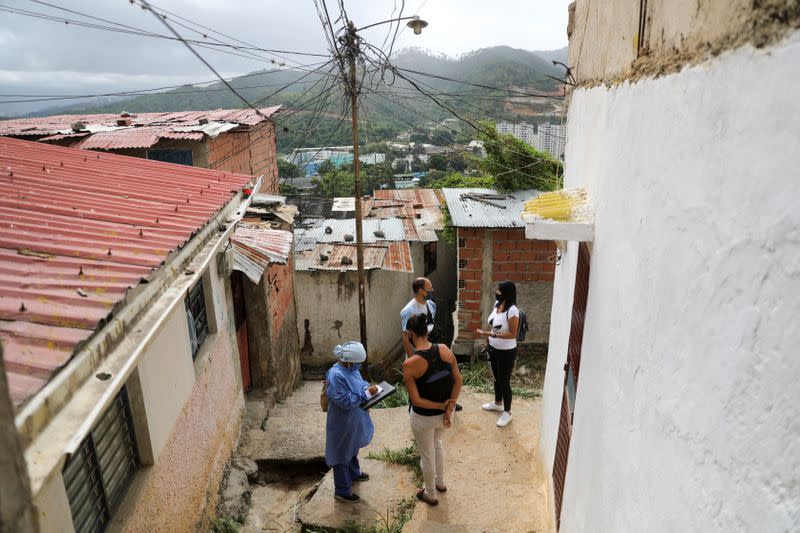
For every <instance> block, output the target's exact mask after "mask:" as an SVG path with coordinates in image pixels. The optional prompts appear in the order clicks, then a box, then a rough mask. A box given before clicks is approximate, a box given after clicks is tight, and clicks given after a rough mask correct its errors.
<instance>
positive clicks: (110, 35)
mask: <svg viewBox="0 0 800 533" xmlns="http://www.w3.org/2000/svg"><path fill="white" fill-rule="evenodd" d="M569 1H570V0H407V1H406V2H405V4H406V5H405V12H404V15H411V14H413V13H414V12H417V11H418V14H419V15H420V16H421V17H422V18H423V19H425V20H427V21H428V23H429V24H430V25H429V26H428V28H427V29H426V30H425V31H423V33H422V34H421V35H419V36H415V35H414V34H413V32H412V31H411V30H409V29H404V30H403V31H402V32H401V33H400V34H399V37H398V39H397V44H396V45H395V50H397V49H402V48H404V47H409V46H418V47H422V48H427V49H429V50H432V51H435V52H442V53H445V54H448V55H450V56H457V55H460V54H463V53H466V52H469V51H472V50H476V49H478V48H483V47H487V46H495V45H508V46H512V47H515V48H522V49H526V50H550V49H556V48H561V47H563V46H566V44H567V36H566V26H567V5H568V4H569ZM327 3H328V8H329V9H330V11H331V17H332V18H336V17H337V16H338V15H339V9H338V3H337V2H336V0H328V2H327ZM401 3H402V0H396V1H395V0H344V5H345V8H346V9H347V13H348V15H349V17H350V18H351V19H352V20H353V21H354V22H355V24H356V26H366V25H368V24H371V23H373V22H379V21H382V20H386V19H389V18H391V17H392V16H393V15H392V13H393V10H394V13H395V15H394V16H397V13H398V11H399V9H400V4H401ZM46 4H51V5H46ZM52 6H57V7H61V8H65V9H69V10H72V11H75V12H79V13H80V14H76V13H70V12H67V11H64V10H59V9H56V7H52ZM153 6H154V7H156V8H163V9H166V10H168V11H171V12H173V13H175V14H177V15H180V16H182V17H185V18H186V19H190V20H191V21H193V22H197V23H200V24H202V25H204V26H207V27H208V28H210V29H213V30H216V31H218V32H221V33H225V34H227V35H229V36H230V37H233V38H236V39H239V40H240V41H244V42H247V43H249V44H252V45H256V46H258V47H260V48H268V49H280V50H290V51H297V52H316V53H326V46H327V45H326V42H325V39H324V35H323V32H322V26H321V24H320V20H319V18H318V16H317V13H316V9H315V7H314V2H313V0H294V1H285V0H156V1H155V2H153ZM9 10H14V11H25V12H27V13H28V15H24V14H21V13H19V12H16V13H9V12H8V11H9ZM31 13H33V14H36V15H39V16H45V17H48V18H56V19H60V20H57V21H53V20H43V19H42V18H34V17H32V16H30V14H31ZM86 15H90V16H92V17H97V18H101V19H106V20H107V21H110V22H113V23H117V24H124V25H127V26H130V27H133V28H135V29H136V30H144V31H146V32H151V33H157V34H162V35H166V34H169V30H168V29H167V28H166V27H165V26H164V25H163V24H161V23H160V22H159V21H158V20H156V19H155V17H154V16H153V15H152V14H151V13H149V12H147V11H145V10H143V9H141V8H140V7H138V6H136V5H133V4H132V3H131V2H130V1H129V0H43V1H41V2H37V1H35V0H3V1H2V2H0V95H2V96H0V113H2V114H16V113H22V112H29V111H33V110H35V109H39V108H44V107H49V106H53V105H57V104H62V103H67V104H68V103H72V102H61V101H58V102H39V103H30V104H20V103H2V102H8V101H10V100H19V97H16V96H7V95H14V94H24V95H30V94H36V95H40V94H42V95H55V94H58V95H75V94H97V93H101V92H114V91H122V90H133V89H145V88H151V87H161V86H169V85H177V84H182V83H190V82H200V81H207V80H210V79H212V78H213V75H212V74H210V72H209V71H208V70H207V69H206V67H205V66H203V65H202V63H200V62H199V61H198V60H197V59H196V58H195V57H194V56H192V55H191V53H190V52H189V51H188V50H187V49H186V48H185V47H184V46H183V45H182V44H180V43H178V42H175V41H170V40H166V39H160V38H153V37H145V36H140V35H129V34H126V33H120V32H111V31H107V30H103V29H95V28H87V27H81V26H78V25H75V24H66V23H65V22H64V21H63V19H71V20H74V21H83V22H87V23H91V24H97V25H102V26H111V25H112V24H110V22H101V21H98V20H96V19H94V20H92V19H88V18H87V17H86ZM168 18H170V19H171V20H172V21H173V23H175V22H182V21H180V19H175V18H172V17H170V16H169V15H168ZM182 23H183V24H186V25H187V26H190V25H189V24H188V23H186V22H182ZM116 27H118V28H121V26H116ZM121 29H125V30H126V31H127V30H129V29H128V28H121ZM175 29H176V30H178V31H179V32H180V33H181V35H183V36H185V37H186V38H192V39H198V40H203V39H204V38H203V36H202V35H200V34H199V33H198V32H193V31H190V30H189V29H187V28H186V27H181V26H179V25H175ZM195 29H198V30H199V28H196V27H195ZM388 29H389V25H384V26H380V27H377V28H373V29H368V30H365V31H364V32H363V34H362V36H363V37H365V38H366V39H367V41H369V42H371V43H373V44H375V45H377V46H380V45H381V44H382V43H383V42H384V38H385V37H386V32H387V30H388ZM200 31H202V30H200ZM209 35H213V34H209ZM217 37H219V36H218V35H217ZM219 38H220V39H223V38H222V37H219ZM224 40H225V41H226V42H230V39H224ZM199 51H200V52H201V53H202V55H203V56H204V57H205V58H206V59H208V60H209V61H210V62H211V63H212V64H213V65H214V67H215V68H216V69H217V70H218V71H220V72H221V73H222V74H223V75H225V76H234V75H238V74H244V73H247V72H252V71H255V70H259V69H262V68H266V67H272V65H271V64H270V63H268V62H266V61H264V60H263V59H258V58H247V59H246V58H241V57H236V56H233V55H230V54H225V53H221V52H219V51H212V50H207V49H199ZM259 54H260V55H262V56H267V54H263V53H259ZM281 55H282V56H284V57H288V58H290V59H293V60H295V61H296V63H289V64H300V65H308V64H311V63H315V62H317V61H320V58H315V57H310V56H301V55H295V56H289V55H286V54H281ZM269 57H272V58H274V59H276V60H278V61H282V59H281V58H280V57H275V56H269Z"/></svg>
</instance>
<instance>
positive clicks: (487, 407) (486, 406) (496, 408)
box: [481, 402, 503, 413]
mask: <svg viewBox="0 0 800 533" xmlns="http://www.w3.org/2000/svg"><path fill="white" fill-rule="evenodd" d="M481 409H483V410H484V411H497V412H498V413H499V412H500V411H502V410H503V404H500V405H498V404H496V403H494V402H489V403H485V404H483V405H481Z"/></svg>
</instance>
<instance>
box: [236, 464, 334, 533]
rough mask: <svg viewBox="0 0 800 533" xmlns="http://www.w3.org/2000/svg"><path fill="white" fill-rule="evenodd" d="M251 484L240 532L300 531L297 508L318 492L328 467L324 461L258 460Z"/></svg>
mask: <svg viewBox="0 0 800 533" xmlns="http://www.w3.org/2000/svg"><path fill="white" fill-rule="evenodd" d="M258 470H259V472H258V477H257V478H256V479H255V480H254V481H253V482H252V483H251V485H250V489H251V491H252V493H251V496H250V510H249V511H248V513H247V519H246V520H245V523H244V525H243V526H242V528H241V530H240V531H241V533H254V532H261V531H275V532H300V531H302V526H301V524H300V523H299V522H298V521H297V510H298V507H299V506H300V505H302V504H303V503H304V502H306V501H308V500H309V499H310V498H311V497H312V496H313V495H314V493H315V492H316V490H317V488H318V487H319V484H320V482H321V481H322V479H323V478H324V477H325V474H326V472H327V471H328V470H329V468H328V465H326V464H325V463H324V462H310V463H275V462H259V463H258Z"/></svg>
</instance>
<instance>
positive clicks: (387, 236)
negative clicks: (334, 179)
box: [295, 218, 406, 252]
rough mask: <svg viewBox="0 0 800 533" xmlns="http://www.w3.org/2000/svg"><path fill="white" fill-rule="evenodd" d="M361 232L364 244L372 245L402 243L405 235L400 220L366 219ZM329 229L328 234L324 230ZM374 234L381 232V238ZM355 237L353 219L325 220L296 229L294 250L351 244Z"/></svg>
mask: <svg viewBox="0 0 800 533" xmlns="http://www.w3.org/2000/svg"><path fill="white" fill-rule="evenodd" d="M361 227H362V231H363V236H364V244H372V243H375V242H378V241H404V240H406V234H405V231H404V230H403V221H402V220H400V219H396V218H394V219H376V218H367V219H364V220H363V221H362V225H361ZM328 228H330V233H327V232H326V229H328ZM376 232H383V236H382V237H379V236H377V235H375V233H376ZM345 235H351V236H352V237H353V241H347V240H346V239H345ZM355 237H356V221H355V219H353V218H348V219H344V220H338V219H333V218H326V219H323V220H320V221H319V222H317V223H316V224H315V225H314V226H312V227H310V228H298V229H296V230H295V241H296V244H295V246H296V249H297V250H298V251H301V252H302V251H306V250H311V249H312V248H314V247H315V246H316V245H317V243H321V242H341V243H344V242H353V243H355Z"/></svg>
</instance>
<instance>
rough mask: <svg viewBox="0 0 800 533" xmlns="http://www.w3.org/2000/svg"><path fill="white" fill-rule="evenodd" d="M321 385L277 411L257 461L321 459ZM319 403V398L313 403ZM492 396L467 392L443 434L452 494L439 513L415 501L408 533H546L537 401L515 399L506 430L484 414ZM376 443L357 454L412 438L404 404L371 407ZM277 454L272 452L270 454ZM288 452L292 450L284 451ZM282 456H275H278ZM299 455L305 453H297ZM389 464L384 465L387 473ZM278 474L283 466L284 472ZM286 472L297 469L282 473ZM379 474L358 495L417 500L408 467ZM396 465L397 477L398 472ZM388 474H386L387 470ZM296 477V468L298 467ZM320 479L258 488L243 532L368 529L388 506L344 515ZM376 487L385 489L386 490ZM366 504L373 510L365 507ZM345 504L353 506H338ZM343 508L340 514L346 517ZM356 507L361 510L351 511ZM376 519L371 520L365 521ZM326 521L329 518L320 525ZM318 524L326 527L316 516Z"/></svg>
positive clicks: (255, 442) (260, 441) (258, 437)
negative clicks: (307, 526) (307, 521)
mask: <svg viewBox="0 0 800 533" xmlns="http://www.w3.org/2000/svg"><path fill="white" fill-rule="evenodd" d="M318 398H319V384H318V383H316V382H307V383H306V384H304V385H303V387H301V389H299V390H298V391H297V392H296V393H295V395H293V398H289V399H288V400H287V402H286V404H284V405H281V406H277V407H278V409H277V412H276V413H274V415H275V416H272V415H271V416H270V420H268V421H267V423H266V424H265V428H266V430H267V431H266V432H265V433H270V430H272V432H274V433H273V435H272V436H269V437H268V436H267V435H265V434H263V433H254V434H251V435H250V436H251V437H253V439H252V441H251V443H250V451H251V452H253V454H254V456H255V457H254V459H256V460H261V461H264V460H265V459H273V460H274V459H277V458H278V457H281V458H286V457H287V456H294V459H295V460H299V461H305V462H312V461H316V460H318V459H319V457H320V456H321V455H322V454H323V453H324V433H325V422H324V415H322V416H320V415H321V413H319V403H318ZM315 400H316V401H315ZM489 400H490V397H489V396H488V395H486V394H479V393H475V392H471V391H470V390H469V389H467V390H465V391H464V392H463V393H462V395H461V399H460V403H461V404H462V405H463V406H464V410H463V411H461V412H460V413H458V414H457V417H456V422H455V426H454V428H453V429H452V430H451V431H448V432H447V434H446V437H445V455H446V474H445V480H446V482H447V486H448V492H447V493H446V494H443V495H441V496H440V499H439V505H438V506H437V507H429V506H427V505H425V504H423V503H420V502H416V505H414V509H413V515H412V517H411V520H410V521H409V522H408V523H407V524H406V525H405V527H404V529H403V531H408V532H431V531H436V532H439V531H465V532H466V531H469V532H495V531H497V532H500V531H508V532H515V533H517V532H549V531H552V525H551V524H550V520H549V516H550V513H549V512H548V511H547V510H548V509H549V505H550V504H549V503H548V501H547V494H546V483H545V481H544V476H543V475H542V472H541V471H540V469H539V468H538V467H537V464H536V462H535V460H534V458H535V456H536V443H537V441H538V430H539V409H540V402H539V400H522V399H519V400H514V408H513V413H514V420H513V421H512V422H511V424H510V425H509V426H508V427H506V428H503V429H500V428H498V427H497V426H496V425H495V421H496V418H497V416H496V413H488V412H485V411H483V410H481V409H480V405H481V404H482V403H485V402H487V401H489ZM372 418H373V422H374V424H375V437H374V439H373V442H372V443H371V444H370V446H369V447H368V448H367V449H365V450H363V451H362V453H361V456H362V457H364V458H366V457H367V455H368V454H369V453H370V452H380V451H382V450H384V449H390V450H401V449H403V448H405V447H406V446H408V445H409V444H410V443H411V442H412V436H411V430H410V427H409V424H408V411H407V408H403V407H399V408H394V409H377V410H373V411H372ZM270 449H271V450H272V451H271V453H267V452H268V451H269V450H270ZM288 450H291V452H289V453H287V451H288ZM276 452H277V453H276ZM298 452H299V453H298ZM388 466H389V465H387V467H388ZM278 468H282V467H278ZM285 468H286V469H285V472H286V473H287V476H288V475H289V473H290V472H293V470H292V468H291V467H289V466H286V467H285ZM372 468H373V472H371V475H372V474H373V473H374V474H375V476H374V477H373V479H371V480H370V481H369V484H370V485H368V486H367V485H365V487H364V488H363V489H362V490H363V491H364V492H362V494H363V493H366V491H367V490H368V487H369V486H372V488H373V493H374V496H375V498H383V499H386V500H387V501H394V502H403V501H409V500H411V501H413V492H414V490H413V488H410V487H412V486H413V483H414V474H413V472H412V470H411V469H410V468H400V467H396V466H395V465H391V468H387V469H381V468H378V467H376V466H373V467H372ZM398 468H399V474H398ZM384 470H385V472H384ZM295 473H296V471H295ZM323 476H324V474H323V472H319V473H318V474H317V476H316V481H315V480H314V479H315V477H314V475H313V473H311V475H307V474H303V475H300V476H299V477H298V478H297V480H296V481H293V480H291V479H279V480H277V481H276V482H275V483H269V484H267V485H266V486H263V487H257V488H255V490H254V492H253V498H252V506H251V509H250V513H249V514H248V517H247V523H246V525H245V527H244V528H243V531H247V532H248V533H249V532H255V531H289V530H296V528H299V524H296V523H293V521H294V520H295V517H298V516H301V517H302V516H310V515H311V514H315V513H316V517H319V516H323V517H327V518H324V520H327V521H330V522H331V524H330V527H340V526H339V524H341V521H340V520H339V519H341V517H342V516H345V518H348V517H350V518H354V519H356V521H358V522H362V520H361V519H362V518H364V519H365V520H366V523H367V524H370V523H372V524H374V523H375V516H372V515H374V514H375V513H374V512H370V509H371V507H375V508H381V509H382V508H384V507H385V506H386V504H385V503H380V504H377V503H375V502H370V501H368V499H367V498H365V502H362V503H361V504H358V505H362V506H363V507H364V509H362V510H361V511H363V512H358V511H359V510H356V509H350V508H348V509H344V508H342V509H339V507H337V506H333V505H331V502H328V501H327V500H328V499H330V500H332V497H330V495H328V497H327V498H325V497H324V496H325V494H327V493H326V491H327V490H328V489H329V488H330V487H328V485H331V484H332V480H329V479H327V478H328V477H330V476H331V474H330V473H329V474H327V475H326V477H325V479H323ZM318 482H321V483H320V484H321V486H322V487H323V488H324V489H325V490H321V491H320V492H319V493H318V494H316V495H315V497H314V498H310V499H308V496H309V491H311V490H313V489H314V487H315V485H316V484H317V483H318ZM375 484H382V485H381V487H380V489H379V488H378V486H376V485H375ZM367 503H369V505H366V504H367ZM342 505H349V504H342ZM340 511H341V513H340ZM354 511H355V512H354ZM367 515H370V516H367ZM324 520H323V521H324ZM315 524H317V525H320V522H317V521H316V520H315Z"/></svg>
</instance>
